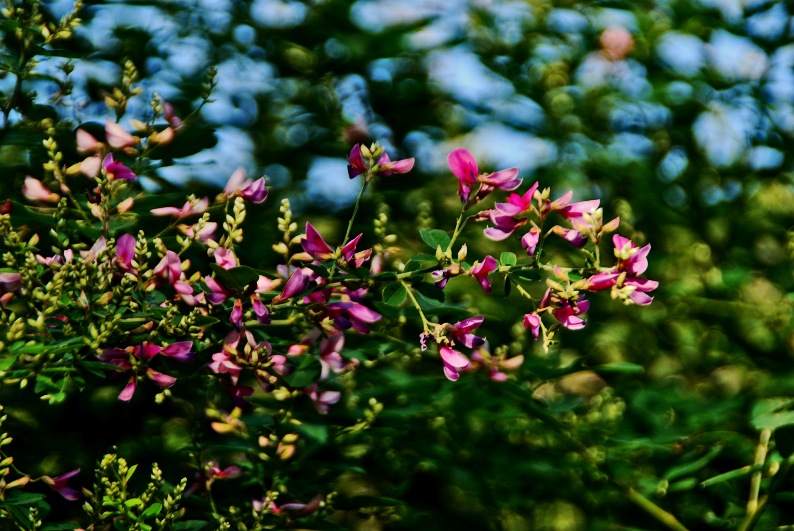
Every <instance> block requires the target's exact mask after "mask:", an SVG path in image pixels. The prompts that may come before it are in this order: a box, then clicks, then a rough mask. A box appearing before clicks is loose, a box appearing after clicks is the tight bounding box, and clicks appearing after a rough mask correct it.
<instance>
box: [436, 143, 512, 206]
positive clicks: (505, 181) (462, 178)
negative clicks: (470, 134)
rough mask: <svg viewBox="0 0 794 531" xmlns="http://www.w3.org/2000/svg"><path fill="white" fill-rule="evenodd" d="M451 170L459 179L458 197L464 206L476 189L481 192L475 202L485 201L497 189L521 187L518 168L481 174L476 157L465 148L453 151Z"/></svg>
mask: <svg viewBox="0 0 794 531" xmlns="http://www.w3.org/2000/svg"><path fill="white" fill-rule="evenodd" d="M447 162H448V163H449V169H450V170H452V173H453V174H454V175H455V177H457V178H458V195H459V196H460V201H461V202H462V203H464V204H466V203H468V202H469V199H470V196H471V193H472V191H473V190H474V187H475V186H477V185H478V184H479V190H478V191H477V195H476V196H475V199H474V202H475V203H476V202H477V201H479V200H481V199H483V198H484V197H485V196H487V195H488V194H490V193H491V192H493V191H494V190H495V189H497V188H498V189H500V190H505V191H508V192H509V191H512V190H515V189H516V188H518V187H519V186H520V185H521V179H518V178H517V177H518V168H508V169H506V170H499V171H497V172H495V173H487V174H480V173H479V168H478V167H477V161H476V160H475V158H474V156H473V155H472V154H471V153H469V152H468V151H467V150H465V149H463V148H457V149H455V150H453V151H452V152H451V153H450V154H449V157H448V158H447Z"/></svg>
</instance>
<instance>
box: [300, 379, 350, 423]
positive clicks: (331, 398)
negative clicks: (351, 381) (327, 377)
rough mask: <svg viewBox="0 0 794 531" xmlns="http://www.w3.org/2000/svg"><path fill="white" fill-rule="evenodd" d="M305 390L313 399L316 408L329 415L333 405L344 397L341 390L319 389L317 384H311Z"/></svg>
mask: <svg viewBox="0 0 794 531" xmlns="http://www.w3.org/2000/svg"><path fill="white" fill-rule="evenodd" d="M303 391H304V392H305V393H306V396H308V397H309V398H310V399H311V401H312V403H313V404H314V409H316V410H317V413H320V414H321V415H327V414H328V412H329V411H331V406H332V405H334V404H336V403H337V402H339V399H340V398H342V393H340V392H339V391H318V390H317V384H314V385H311V386H309V387H307V388H306V389H304V390H303Z"/></svg>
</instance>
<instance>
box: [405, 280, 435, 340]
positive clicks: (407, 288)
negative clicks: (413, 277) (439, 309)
mask: <svg viewBox="0 0 794 531" xmlns="http://www.w3.org/2000/svg"><path fill="white" fill-rule="evenodd" d="M399 282H400V284H402V286H403V287H404V288H405V291H407V292H408V298H409V299H411V302H412V303H413V305H414V308H416V311H417V312H419V317H421V319H422V328H423V329H424V332H425V333H426V334H429V333H431V332H430V324H431V323H430V321H428V320H427V318H426V317H425V314H424V312H423V311H422V307H421V306H419V301H417V300H416V297H414V293H413V290H411V286H409V285H408V284H406V282H405V281H404V280H403V279H399Z"/></svg>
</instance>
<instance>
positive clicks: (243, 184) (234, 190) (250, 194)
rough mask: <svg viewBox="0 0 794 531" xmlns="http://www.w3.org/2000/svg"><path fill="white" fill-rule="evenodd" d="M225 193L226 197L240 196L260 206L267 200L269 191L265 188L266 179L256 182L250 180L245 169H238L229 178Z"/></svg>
mask: <svg viewBox="0 0 794 531" xmlns="http://www.w3.org/2000/svg"><path fill="white" fill-rule="evenodd" d="M223 193H224V194H225V195H226V197H235V196H239V197H242V198H243V199H245V200H246V201H251V202H252V203H254V204H257V205H258V204H260V203H263V202H264V201H265V199H267V194H268V190H267V188H265V178H264V177H260V178H259V179H257V180H255V181H254V180H251V179H249V178H248V176H247V175H246V173H245V168H237V169H236V170H234V173H232V175H231V177H229V180H228V182H227V183H226V186H225V187H224V189H223Z"/></svg>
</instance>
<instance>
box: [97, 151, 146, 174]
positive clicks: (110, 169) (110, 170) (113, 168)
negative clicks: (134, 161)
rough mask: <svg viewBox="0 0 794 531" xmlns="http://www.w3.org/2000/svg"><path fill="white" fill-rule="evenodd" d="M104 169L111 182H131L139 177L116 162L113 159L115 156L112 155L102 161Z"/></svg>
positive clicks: (106, 156)
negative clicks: (120, 180) (119, 180)
mask: <svg viewBox="0 0 794 531" xmlns="http://www.w3.org/2000/svg"><path fill="white" fill-rule="evenodd" d="M102 169H103V170H105V175H107V177H108V179H110V180H118V179H123V180H126V181H131V180H133V179H135V178H136V177H137V176H136V175H135V174H134V173H132V170H131V169H129V168H128V167H126V166H125V165H124V164H122V163H121V162H116V160H114V159H113V155H111V154H110V153H108V154H107V155H105V158H104V159H102Z"/></svg>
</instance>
